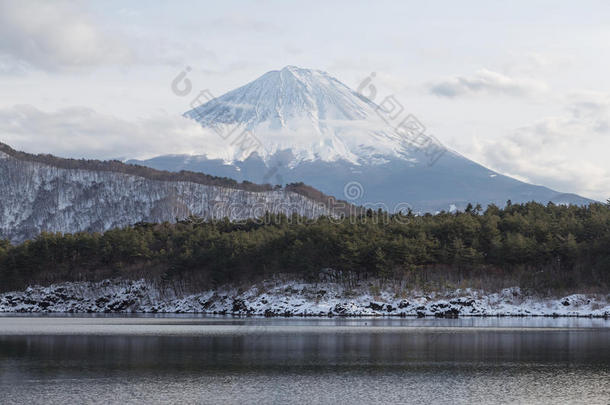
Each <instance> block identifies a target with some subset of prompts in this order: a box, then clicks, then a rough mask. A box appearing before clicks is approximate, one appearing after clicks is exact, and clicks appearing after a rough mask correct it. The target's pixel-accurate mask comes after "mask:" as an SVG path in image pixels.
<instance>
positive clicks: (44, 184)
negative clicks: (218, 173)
mask: <svg viewBox="0 0 610 405" xmlns="http://www.w3.org/2000/svg"><path fill="white" fill-rule="evenodd" d="M306 195H309V196H306ZM316 198H317V199H316ZM331 205H332V203H331ZM266 211H269V212H274V213H280V212H281V213H285V214H287V215H290V214H292V213H298V214H299V215H303V216H306V217H316V216H319V215H324V214H328V213H329V212H330V210H329V209H328V197H326V196H324V195H323V194H321V193H319V192H317V191H316V190H313V189H311V188H308V187H305V186H300V185H294V186H291V187H288V188H286V189H272V188H271V187H270V186H259V185H255V184H247V183H246V184H238V183H237V182H235V181H232V180H230V179H221V178H215V177H212V176H206V175H203V174H200V173H168V172H160V171H157V170H153V169H150V168H146V167H138V166H133V165H125V164H123V163H120V162H116V161H114V162H100V161H85V160H73V159H60V158H56V157H53V156H50V155H37V156H35V155H30V154H26V153H23V152H17V151H14V150H13V149H11V148H10V147H8V146H7V145H4V144H0V239H2V238H8V239H10V240H11V241H13V242H21V241H23V240H25V239H28V238H32V237H34V236H36V235H37V234H39V233H40V232H41V231H49V232H64V233H66V232H69V233H73V232H78V231H98V232H101V231H105V230H108V229H111V228H116V227H122V226H126V225H130V224H134V223H137V222H142V221H145V222H162V221H175V220H176V219H177V218H180V219H182V218H186V217H188V216H190V215H196V216H200V217H203V218H223V217H228V218H230V219H245V218H251V217H255V216H261V215H263V214H264V213H265V212H266Z"/></svg>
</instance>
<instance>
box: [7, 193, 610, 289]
mask: <svg viewBox="0 0 610 405" xmlns="http://www.w3.org/2000/svg"><path fill="white" fill-rule="evenodd" d="M324 269H332V271H333V272H334V274H337V275H338V276H337V277H338V279H337V280H334V281H336V282H339V283H341V284H344V285H346V286H347V288H355V287H357V286H359V285H362V284H363V283H367V282H369V280H375V283H377V284H378V285H379V288H380V289H383V288H385V287H386V286H387V285H392V283H397V282H398V283H401V285H406V286H408V287H409V288H411V289H413V290H421V291H432V292H434V291H444V290H452V289H453V290H455V289H461V290H464V289H468V288H470V289H474V290H479V291H501V290H502V289H505V288H511V287H519V288H520V289H521V290H522V291H523V292H524V293H525V294H528V295H537V296H543V297H544V296H568V295H570V294H607V293H608V291H609V290H610V289H609V285H610V206H609V205H605V204H591V205H588V206H583V207H577V206H564V205H555V204H552V203H549V204H547V205H542V204H538V203H533V202H532V203H526V204H511V203H510V201H509V202H508V203H507V205H506V206H505V207H504V208H499V207H497V206H494V205H491V206H489V207H487V208H486V209H485V210H482V209H481V207H480V206H476V207H472V206H471V205H469V206H468V208H467V209H466V210H465V211H464V212H453V213H448V212H441V213H439V214H436V215H429V214H427V215H414V214H413V213H411V212H408V213H406V214H403V213H399V214H388V213H386V212H382V211H372V210H368V211H366V212H365V213H364V214H362V215H354V216H349V217H344V218H340V219H339V218H331V217H321V218H317V219H315V220H314V219H307V218H303V217H298V216H292V217H287V216H285V215H272V214H267V215H265V216H264V217H261V218H257V219H252V220H248V221H244V222H231V221H229V220H228V219H225V220H213V221H204V220H202V219H201V218H195V217H190V218H186V219H184V220H181V221H178V222H177V223H175V224H171V223H162V224H149V223H140V224H135V225H133V226H129V227H126V228H122V229H114V230H110V231H107V232H105V233H103V234H102V233H86V232H82V233H76V234H59V233H57V234H51V233H42V234H41V235H39V236H38V237H36V238H35V239H33V240H29V241H26V242H24V243H21V244H19V245H12V244H11V243H10V242H8V241H6V240H5V241H1V242H0V292H7V291H23V290H25V289H26V288H27V287H28V286H30V285H43V286H45V285H46V286H48V285H51V284H57V283H63V282H99V281H102V280H105V279H124V280H125V279H127V280H140V279H144V280H147V281H149V282H152V283H157V284H159V285H162V286H171V287H172V288H176V286H180V290H181V291H182V292H183V293H184V294H187V293H189V294H195V293H200V292H201V291H208V290H211V289H214V288H218V287H219V286H222V285H228V284H240V283H244V282H247V283H250V284H253V283H256V282H260V281H264V280H269V279H272V278H273V277H274V276H277V275H280V274H282V275H287V276H288V277H290V278H292V279H301V280H304V281H306V282H311V281H317V280H318V277H319V274H320V271H323V270H324Z"/></svg>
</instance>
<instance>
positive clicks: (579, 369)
mask: <svg viewBox="0 0 610 405" xmlns="http://www.w3.org/2000/svg"><path fill="white" fill-rule="evenodd" d="M23 322H27V323H28V325H29V326H28V327H30V330H35V331H36V333H35V334H25V333H23V332H24V331H23V330H21V329H19V328H22V327H23V325H22V323H23ZM142 326H145V327H146V328H149V329H146V334H144V335H143V334H141V332H142V330H143V329H141V327H142ZM226 326H230V327H234V328H235V329H229V330H226V329H222V328H225V327H226ZM609 326H610V325H609V323H608V321H604V320H595V319H545V318H537V319H521V318H517V319H515V318H501V319H496V318H493V319H457V320H455V319H453V320H443V319H441V320H416V319H407V320H401V319H289V320H285V319H230V318H199V317H197V318H193V317H177V318H176V317H171V318H165V317H160V318H148V317H147V318H129V317H107V318H44V317H42V318H41V317H32V318H11V319H9V318H0V399H3V398H1V396H2V395H4V396H5V398H4V399H6V401H0V402H2V403H7V402H8V400H16V401H18V402H27V401H30V402H34V403H35V402H37V401H39V400H40V401H43V400H44V401H45V402H46V403H52V402H54V401H56V402H58V403H61V402H64V403H65V402H73V401H74V400H78V401H80V400H86V399H87V398H89V400H90V401H91V402H97V401H100V402H103V401H111V402H115V400H117V398H118V399H120V401H126V402H130V401H134V402H140V400H146V401H147V402H149V401H152V402H154V401H160V402H164V401H170V402H173V401H183V400H184V401H186V402H189V401H191V402H225V403H226V402H249V401H251V400H253V399H255V398H256V399H260V400H262V401H263V402H303V401H308V400H309V401H313V402H335V403H342V402H347V400H349V401H350V402H359V401H360V400H362V401H365V402H366V401H367V400H368V401H369V402H370V401H372V402H376V401H377V400H379V402H381V400H383V401H388V402H397V401H403V402H404V401H406V402H409V401H415V400H418V401H426V402H428V401H431V400H432V399H435V402H441V403H442V402H446V401H447V402H469V401H478V402H480V401H482V402H485V401H486V400H488V401H491V402H498V401H496V400H493V399H494V398H495V397H494V395H493V393H492V392H491V391H494V390H495V391H496V392H503V393H504V394H503V395H505V397H504V398H505V399H506V400H507V401H508V402H512V401H515V402H537V401H533V400H534V399H536V398H538V399H540V398H547V399H548V398H551V397H552V398H554V399H556V400H561V401H577V402H578V401H580V400H583V399H585V398H586V399H587V401H588V402H589V403H596V402H600V403H604V401H606V402H607V399H609V398H610V391H609V390H608V387H607V384H606V383H607V381H609V378H610V344H609V342H610V327H609ZM80 327H83V328H92V330H96V331H99V330H102V329H103V328H111V330H112V334H110V335H99V334H95V333H94V334H87V333H82V332H80V331H79V332H78V334H70V333H66V331H67V332H70V331H72V330H75V331H78V330H79V329H78V328H80ZM36 328H38V329H36ZM62 328H63V329H62ZM71 328H72V329H71ZM95 328H98V329H95ZM100 328H101V329H100ZM183 328H187V329H186V330H188V331H189V333H187V334H183V333H181V332H180V331H183V330H185V329H183ZM333 328H336V330H340V331H342V332H341V333H332V332H331V331H332V330H333ZM216 329H222V330H223V331H224V332H223V333H215V330H216ZM151 330H152V331H155V330H157V331H159V334H155V333H151V332H150V331H151ZM172 330H174V331H176V333H175V334H171V331H172ZM235 330H236V331H242V332H244V333H241V332H239V333H238V332H236V333H233V332H231V331H235ZM193 331H198V332H197V333H193ZM269 331H271V333H270V332H269ZM11 332H14V334H12V335H11V334H10V333H11ZM17 332H19V333H17ZM604 381H605V382H606V383H604ZM127 383H128V385H125V384H127ZM302 384H305V385H302ZM102 387H105V388H106V391H104V389H102ZM465 387H470V388H469V389H465ZM348 388H349V389H348ZM568 388H569V389H568ZM236 390H238V391H236ZM252 390H254V391H252ZM339 392H342V394H341V395H343V396H342V397H341V398H337V397H336V395H338V394H337V393H339ZM111 393H112V395H111ZM134 393H136V394H137V395H136V394H134ZM134 395H135V397H134ZM252 395H254V396H255V397H254V398H253V397H252ZM541 395H542V397H541ZM544 395H546V396H547V397H544ZM316 399H317V400H318V401H316ZM342 399H344V400H346V401H342ZM450 399H451V401H449V400H450ZM495 399H497V400H500V399H502V398H495ZM48 401H50V402H48ZM415 402H417V401H415ZM500 402H501V401H500ZM543 402H551V401H543Z"/></svg>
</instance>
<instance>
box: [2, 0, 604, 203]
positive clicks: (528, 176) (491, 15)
mask: <svg viewBox="0 0 610 405" xmlns="http://www.w3.org/2000/svg"><path fill="white" fill-rule="evenodd" d="M426 3H429V4H426ZM285 65H297V66H301V67H306V68H315V69H321V70H324V71H327V72H329V73H330V74H331V75H333V76H335V77H336V78H338V79H339V80H341V81H343V82H344V83H345V84H347V85H348V86H350V87H353V88H356V87H357V86H358V84H359V83H360V82H361V81H362V80H363V79H364V78H365V77H367V76H368V75H369V74H371V73H372V72H375V73H376V76H375V79H374V84H375V85H376V87H377V88H378V94H380V95H381V96H386V95H391V94H393V95H395V96H396V97H397V99H398V100H400V102H401V103H402V104H404V106H405V108H406V109H407V110H408V111H410V112H411V113H412V114H414V115H416V116H417V117H418V118H419V120H420V121H422V122H423V123H424V124H425V126H426V127H427V130H428V132H429V133H431V134H433V135H435V136H436V137H437V138H438V139H439V140H441V141H442V142H443V143H445V144H446V145H447V146H449V147H451V148H453V149H455V150H456V151H458V152H460V153H462V154H463V155H465V156H466V157H468V158H470V159H473V160H475V161H477V162H479V163H482V164H484V165H486V166H488V167H490V168H492V169H494V170H497V171H499V172H501V173H505V174H508V175H511V176H514V177H517V178H519V179H521V180H526V181H529V182H532V183H535V184H542V185H546V186H549V187H551V188H554V189H556V190H559V191H566V192H576V193H579V194H581V195H584V196H586V197H590V198H595V199H599V200H603V201H605V200H606V198H610V158H609V156H608V151H610V74H609V72H610V2H608V1H578V2H576V1H570V2H568V1H565V2H562V1H523V2H518V1H511V2H500V1H460V2H455V1H446V2H441V1H438V2H422V1H413V2H407V1H395V2H383V1H381V2H379V1H378V2H355V1H345V2H342V1H335V2H328V1H320V2H316V1H299V2H296V1H295V2H290V1H252V2H237V1H223V2H212V1H210V2H207V3H206V2H200V1H192V2H190V1H183V2H180V1H172V2H169V1H168V2H161V1H147V2H140V1H125V0H122V1H103V2H102V1H100V2H97V3H93V2H86V3H85V2H74V1H70V2H61V1H54V2H48V1H24V0H15V1H5V0H0V141H2V142H6V143H8V144H10V145H11V146H13V147H15V148H18V149H22V150H26V151H28V152H35V153H41V152H44V153H53V154H58V155H61V156H70V157H90V158H113V157H121V158H146V157H151V156H155V155H159V154H167V153H195V154H205V150H202V148H203V149H205V147H202V146H201V145H202V144H201V142H200V139H199V138H200V136H201V131H200V129H199V128H198V127H197V125H196V124H194V123H192V122H190V121H187V120H185V119H183V118H181V114H182V113H183V112H184V111H186V110H187V109H189V102H190V100H191V98H192V97H188V96H184V97H180V96H177V95H176V94H174V93H173V92H172V91H171V86H170V84H171V82H172V80H173V79H174V78H175V77H176V76H177V75H178V74H179V73H180V72H182V71H183V70H184V69H185V68H186V67H187V66H189V67H190V68H191V71H190V72H189V73H188V76H187V78H188V79H189V80H190V81H191V83H192V87H193V92H192V94H193V95H194V94H195V93H196V92H198V91H199V90H203V89H209V90H210V91H211V92H212V93H213V94H215V95H220V94H222V93H224V92H226V91H228V90H231V89H233V88H235V87H238V86H240V85H243V84H245V83H246V82H248V81H251V80H253V79H255V78H257V77H258V76H260V75H261V74H263V73H265V72H267V71H269V70H275V69H281V68H282V67H284V66H285Z"/></svg>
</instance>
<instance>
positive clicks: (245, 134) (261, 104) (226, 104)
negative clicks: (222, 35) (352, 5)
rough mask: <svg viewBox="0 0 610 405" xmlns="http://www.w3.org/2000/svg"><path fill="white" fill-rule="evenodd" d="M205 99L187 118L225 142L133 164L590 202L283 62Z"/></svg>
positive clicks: (442, 195)
mask: <svg viewBox="0 0 610 405" xmlns="http://www.w3.org/2000/svg"><path fill="white" fill-rule="evenodd" d="M204 96H205V95H204ZM201 101H204V102H203V103H202V104H201V105H199V106H196V107H195V108H193V109H192V110H190V111H188V112H186V113H185V114H184V116H185V117H186V118H189V119H192V120H195V121H197V122H198V123H199V124H201V126H202V127H203V128H204V129H205V130H206V132H205V133H206V135H205V136H209V137H213V140H214V141H215V142H210V144H211V145H212V144H218V140H219V139H224V141H223V142H221V145H222V147H217V148H212V147H210V148H209V150H206V151H205V153H204V154H202V155H164V156H159V157H155V158H152V159H148V160H142V161H137V160H132V161H130V163H138V164H142V165H146V166H150V167H153V168H155V169H161V170H170V171H180V170H191V171H200V172H205V173H207V174H211V175H215V176H225V177H230V178H234V179H236V180H238V181H244V180H247V181H251V182H256V183H261V182H262V183H272V184H286V183H291V182H304V183H306V184H308V185H311V186H313V187H316V188H317V189H319V190H321V191H322V192H324V193H326V194H330V195H334V196H336V197H338V198H341V199H347V200H348V201H350V202H351V203H354V204H358V205H365V206H367V205H369V206H373V207H381V208H384V209H388V210H389V211H398V210H406V208H411V209H413V210H414V211H415V212H436V211H440V210H452V209H463V208H464V207H465V206H466V205H467V204H468V203H473V204H476V203H480V204H482V205H483V206H485V205H488V204H491V203H493V204H496V205H500V206H501V205H504V204H505V202H506V201H507V200H511V201H513V202H527V201H537V202H541V203H544V204H546V203H548V202H549V201H550V202H553V203H557V204H577V205H582V204H588V203H590V202H592V200H589V199H586V198H583V197H580V196H578V195H575V194H568V193H560V192H557V191H554V190H551V189H549V188H546V187H542V186H536V185H532V184H527V183H524V182H522V181H519V180H516V179H513V178H511V177H508V176H504V175H502V174H500V173H497V172H494V171H492V170H490V169H487V168H485V167H483V166H481V165H479V164H477V163H475V162H473V161H471V160H469V159H467V158H465V157H463V156H461V155H460V154H459V153H457V152H455V151H452V150H450V149H448V148H446V147H444V146H443V145H442V144H441V143H440V142H439V141H438V140H436V139H434V138H433V137H431V136H428V135H426V134H425V128H424V127H423V126H422V125H421V124H420V123H419V121H417V119H415V118H414V117H412V116H407V117H403V118H400V119H399V120H397V117H396V116H395V115H396V109H397V108H396V107H397V106H396V105H395V104H394V105H392V103H386V102H382V103H381V104H380V105H377V104H375V103H374V102H373V101H371V100H369V99H368V98H366V97H364V96H363V95H361V94H359V93H358V92H356V91H354V90H352V89H350V88H349V87H348V86H346V85H345V84H343V83H341V82H340V81H339V80H337V79H335V78H334V77H332V76H330V75H329V74H327V73H325V72H322V71H319V70H310V69H302V68H298V67H295V66H287V67H285V68H283V69H281V70H275V71H270V72H267V73H265V74H264V75H262V76H261V77H259V78H258V79H256V80H254V81H252V82H250V83H248V84H246V85H244V86H242V87H239V88H237V89H235V90H232V91H230V92H228V93H226V94H224V95H222V96H220V97H217V98H213V97H211V96H209V95H207V96H205V97H203V100H201ZM219 137H220V138H219ZM210 139H212V138H210Z"/></svg>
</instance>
